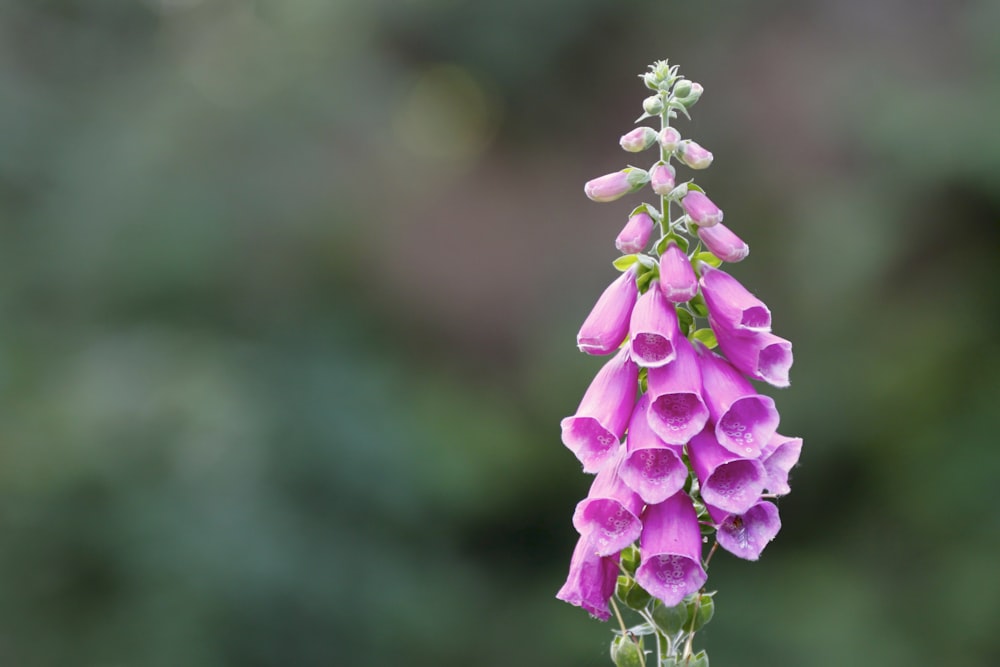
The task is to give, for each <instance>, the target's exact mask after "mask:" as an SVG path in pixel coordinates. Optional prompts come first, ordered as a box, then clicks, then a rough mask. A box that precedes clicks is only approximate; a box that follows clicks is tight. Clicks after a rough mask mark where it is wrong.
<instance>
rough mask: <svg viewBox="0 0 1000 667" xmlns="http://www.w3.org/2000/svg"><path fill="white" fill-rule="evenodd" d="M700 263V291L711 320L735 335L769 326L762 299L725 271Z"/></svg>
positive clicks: (767, 312) (769, 318)
mask: <svg viewBox="0 0 1000 667" xmlns="http://www.w3.org/2000/svg"><path fill="white" fill-rule="evenodd" d="M700 267H701V269H700V270H701V281H700V282H701V293H702V296H704V297H705V306H706V307H707V308H708V314H709V317H711V318H712V319H713V321H714V322H716V323H717V324H718V325H719V326H721V327H722V328H724V329H726V330H728V331H731V332H732V333H733V334H735V335H737V336H746V335H750V334H755V333H760V332H763V331H770V330H771V311H770V309H768V307H767V306H766V305H764V302H763V301H761V300H760V299H758V298H757V297H755V296H754V295H753V294H751V293H750V291H749V290H748V289H747V288H746V287H744V286H743V285H742V284H741V283H740V281H738V280H736V278H733V277H732V276H731V275H729V274H728V273H726V272H725V271H722V270H720V269H716V268H713V267H711V266H709V265H708V264H704V263H703V264H701V265H700ZM712 328H713V329H716V327H714V326H713V327H712ZM716 333H718V329H716Z"/></svg>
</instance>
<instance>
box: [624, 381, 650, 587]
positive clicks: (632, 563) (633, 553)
mask: <svg viewBox="0 0 1000 667" xmlns="http://www.w3.org/2000/svg"><path fill="white" fill-rule="evenodd" d="M642 370H646V369H642ZM618 562H619V563H620V564H621V566H622V568H623V569H624V570H625V571H626V572H628V573H629V575H630V576H634V575H635V568H637V567H639V550H638V549H636V548H635V545H634V544H630V545H628V546H627V547H625V548H624V549H622V552H621V556H620V558H619V560H618Z"/></svg>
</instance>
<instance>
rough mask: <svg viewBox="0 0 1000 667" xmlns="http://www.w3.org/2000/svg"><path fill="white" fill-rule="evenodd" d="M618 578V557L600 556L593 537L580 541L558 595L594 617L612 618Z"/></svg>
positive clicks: (603, 619) (586, 537)
mask: <svg viewBox="0 0 1000 667" xmlns="http://www.w3.org/2000/svg"><path fill="white" fill-rule="evenodd" d="M617 580H618V557H617V556H598V555H597V551H596V550H595V549H594V546H593V544H591V539H590V537H589V536H584V537H581V538H580V539H579V541H577V543H576V549H574V550H573V557H572V558H571V559H570V562H569V576H568V577H567V578H566V583H565V584H563V586H562V588H560V589H559V592H558V593H556V598H558V599H560V600H562V601H563V602H568V603H570V604H571V605H575V606H577V607H582V608H583V609H586V610H587V612H589V613H590V615H591V616H593V617H594V618H599V619H601V620H602V621H606V620H608V619H609V618H611V611H610V610H609V609H608V601H609V600H610V599H611V596H612V595H613V594H614V592H615V582H616V581H617Z"/></svg>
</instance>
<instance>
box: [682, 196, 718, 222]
mask: <svg viewBox="0 0 1000 667" xmlns="http://www.w3.org/2000/svg"><path fill="white" fill-rule="evenodd" d="M681 208H683V209H684V212H685V213H687V214H688V217H689V218H691V221H692V222H694V223H695V224H696V225H698V229H702V228H704V227H712V226H714V225H717V224H719V223H720V222H722V217H723V215H722V209H720V208H719V207H718V206H716V205H715V202H713V201H712V200H711V199H709V198H708V197H706V196H705V193H703V192H698V191H697V190H688V193H687V194H686V195H684V198H683V199H681Z"/></svg>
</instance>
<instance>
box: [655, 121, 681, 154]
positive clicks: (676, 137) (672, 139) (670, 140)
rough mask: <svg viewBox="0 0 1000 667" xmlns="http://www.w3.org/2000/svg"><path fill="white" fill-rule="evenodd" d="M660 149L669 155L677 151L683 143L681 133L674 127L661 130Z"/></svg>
mask: <svg viewBox="0 0 1000 667" xmlns="http://www.w3.org/2000/svg"><path fill="white" fill-rule="evenodd" d="M659 142H660V147H661V148H662V149H663V150H664V151H665V152H666V153H667V154H668V155H669V154H670V153H673V152H674V151H676V150H677V148H678V147H679V146H680V143H681V133H680V132H678V131H677V129H676V128H673V127H665V128H663V129H662V130H660V136H659Z"/></svg>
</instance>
